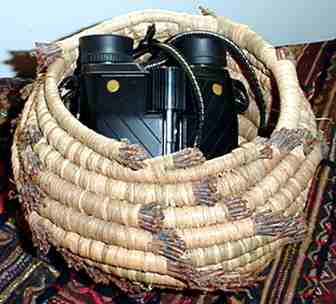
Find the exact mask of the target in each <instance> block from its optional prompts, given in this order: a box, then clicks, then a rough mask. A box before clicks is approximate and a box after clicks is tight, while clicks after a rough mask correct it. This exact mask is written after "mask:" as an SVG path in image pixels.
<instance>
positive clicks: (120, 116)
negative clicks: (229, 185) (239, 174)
mask: <svg viewBox="0 0 336 304" xmlns="http://www.w3.org/2000/svg"><path fill="white" fill-rule="evenodd" d="M162 45H163V46H164V47H162ZM160 46H161V47H160ZM145 53H150V56H149V59H144V58H145V57H144V56H141V57H140V55H143V54H145ZM226 56H227V51H226V45H225V43H223V41H221V40H220V39H216V38H214V37H212V36H211V35H208V34H207V33H204V32H202V33H201V32H199V33H198V32H194V33H188V32H187V33H185V34H179V35H178V36H176V37H173V38H170V39H169V40H168V41H166V42H164V43H160V42H155V43H151V42H149V43H146V44H141V43H140V44H139V46H138V47H137V48H136V49H135V48H134V41H133V39H131V38H129V37H125V36H119V35H91V36H84V37H82V38H80V44H79V61H78V62H79V69H78V70H79V74H80V75H79V76H80V82H79V89H80V94H79V95H80V102H79V113H80V116H79V119H80V121H81V122H83V123H84V124H85V125H87V126H88V127H89V128H91V129H93V130H95V131H96V132H98V133H100V134H103V135H105V136H107V137H112V138H116V139H123V138H126V139H127V140H128V141H129V142H131V143H137V144H140V145H142V146H143V147H144V148H145V150H146V151H147V152H148V154H149V155H151V156H158V155H163V154H168V153H172V152H175V151H178V150H181V149H183V148H185V147H192V146H195V145H197V146H198V147H199V148H200V150H201V151H202V152H203V154H204V155H205V156H206V158H207V159H210V158H214V157H217V156H220V155H223V154H225V153H229V152H230V151H231V150H232V149H234V148H235V147H237V146H238V113H241V112H243V111H245V110H246V109H247V107H248V97H247V93H246V91H245V90H244V87H243V86H242V85H238V86H235V85H234V80H233V79H231V77H230V75H229V72H228V70H227V69H226ZM147 58H148V56H147ZM237 87H239V88H240V90H243V91H244V92H243V94H241V93H240V94H238V95H239V96H240V97H241V96H243V97H244V98H235V94H234V90H235V88H237ZM236 95H237V94H236ZM200 102H201V103H200ZM196 141H197V143H195V142H196Z"/></svg>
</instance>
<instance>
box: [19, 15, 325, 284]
mask: <svg viewBox="0 0 336 304" xmlns="http://www.w3.org/2000/svg"><path fill="white" fill-rule="evenodd" d="M151 23H155V24H156V27H157V32H158V38H159V39H165V38H167V37H169V36H171V35H174V34H176V33H178V32H182V31H186V30H207V31H213V32H217V33H220V34H223V35H224V36H226V37H228V38H230V39H231V40H233V41H234V42H236V43H237V44H238V45H239V46H240V47H241V48H242V49H243V50H244V52H245V53H246V55H247V56H248V58H249V60H250V62H251V64H252V65H253V67H254V69H255V72H256V74H257V76H258V80H259V82H260V83H261V86H262V90H263V94H264V97H265V99H266V100H267V106H266V108H267V112H268V116H269V113H270V109H271V107H272V96H273V91H274V87H273V88H272V85H271V83H272V80H275V83H276V86H277V90H278V93H279V96H280V113H279V117H278V120H277V124H276V126H275V129H274V131H273V133H272V135H271V136H270V138H261V137H258V136H257V130H258V124H259V113H258V110H257V106H256V103H255V101H254V99H253V94H252V93H251V92H250V95H251V104H250V107H249V109H248V110H247V112H246V113H245V114H244V116H240V117H239V124H240V126H239V128H240V131H239V134H240V146H239V148H237V149H235V150H234V151H232V152H231V153H230V154H227V155H224V156H222V157H218V158H216V159H212V160H205V159H204V157H203V155H202V153H201V152H200V151H199V150H197V149H195V148H188V149H185V150H182V151H180V152H177V153H174V154H172V155H167V156H160V157H155V158H151V159H146V158H145V156H144V154H143V152H142V149H141V148H140V147H138V146H137V145H132V144H130V143H128V142H126V141H117V140H114V139H109V138H105V137H103V136H101V135H99V134H96V133H95V132H93V131H92V130H90V129H88V128H87V127H85V126H84V125H82V124H81V123H80V122H79V121H78V120H77V119H76V118H75V117H73V116H72V115H71V113H70V112H69V111H68V110H67V109H66V107H65V105H64V103H63V101H62V100H61V97H60V93H59V88H58V86H59V84H60V82H61V81H62V80H63V79H64V78H65V77H66V76H68V75H71V74H72V72H73V70H74V68H75V62H76V58H77V56H78V49H77V47H78V38H79V37H80V36H83V35H87V34H93V33H100V34H102V33H118V34H122V35H127V36H130V37H132V38H134V39H135V40H137V41H139V39H141V38H142V37H143V36H144V34H145V32H146V27H147V26H148V25H149V24H151ZM37 53H38V54H37V55H38V59H39V60H40V68H41V71H40V73H39V75H38V77H37V79H36V81H35V82H34V85H33V88H32V91H31V93H30V96H29V98H28V101H27V103H26V105H25V108H24V111H23V114H22V119H21V122H20V125H19V127H18V128H17V131H16V134H15V141H14V145H13V169H14V175H15V179H16V183H17V186H18V189H19V192H20V195H21V202H22V204H23V206H24V208H25V210H26V215H27V219H28V222H29V224H30V226H31V229H32V232H33V237H34V241H35V242H36V244H37V245H38V246H39V247H40V248H41V250H43V251H45V252H46V251H48V248H49V246H50V245H52V246H55V247H56V248H57V249H58V250H59V251H60V252H61V253H62V254H63V256H64V257H65V259H66V260H67V261H68V263H69V264H71V265H72V266H74V267H78V268H84V269H86V271H87V272H88V273H89V274H90V275H91V276H92V277H93V278H94V279H95V280H96V281H102V282H105V283H107V282H109V281H115V282H117V283H118V282H119V284H121V283H120V282H129V281H131V282H137V283H138V284H142V286H143V287H144V288H146V287H148V286H161V287H171V288H194V289H204V290H214V289H231V288H237V287H242V286H246V285H250V284H253V283H255V282H256V281H257V280H258V274H259V273H260V272H261V271H262V270H263V269H264V268H265V267H266V266H267V265H268V264H269V262H270V261H271V260H272V259H273V258H274V256H275V253H276V252H277V250H279V248H281V247H282V246H284V245H286V244H289V243H293V242H298V241H300V240H302V238H303V237H304V234H305V230H306V226H305V222H304V217H303V209H304V207H305V200H306V197H307V193H308V188H309V184H310V181H311V179H312V177H313V175H314V172H315V169H316V167H317V165H318V163H319V162H320V160H321V142H320V140H319V138H318V132H317V129H316V124H315V117H314V115H313V113H312V111H311V108H310V106H309V104H308V102H307V100H306V99H305V97H304V96H303V94H302V92H301V89H300V87H299V84H298V80H297V76H296V70H295V66H294V65H293V63H292V62H291V61H290V60H287V59H284V58H282V56H281V54H278V53H277V52H276V50H275V49H274V48H273V47H272V46H271V45H269V44H267V43H266V42H265V41H264V40H263V39H262V38H261V37H260V36H259V35H257V34H256V33H254V32H253V31H251V30H250V29H249V28H248V27H247V26H245V25H241V24H237V23H234V22H232V21H230V20H228V19H226V18H223V17H214V16H211V15H207V16H194V15H188V14H181V13H174V12H166V11H144V12H137V13H132V14H129V15H126V16H122V17H119V18H115V19H113V20H112V21H106V22H103V23H100V24H98V25H96V26H94V27H92V28H89V29H86V30H84V31H82V32H79V33H78V34H75V35H73V36H70V37H68V38H66V39H64V40H61V41H58V42H56V43H55V44H48V45H40V46H39V48H38V49H37ZM228 62H229V69H230V73H231V76H232V77H234V78H237V79H240V80H242V81H243V82H244V83H245V84H246V86H247V85H248V83H247V81H246V80H245V79H244V77H243V74H242V72H241V71H240V69H239V66H238V65H237V64H236V63H235V62H234V61H233V60H232V59H229V60H228ZM118 278H119V279H118Z"/></svg>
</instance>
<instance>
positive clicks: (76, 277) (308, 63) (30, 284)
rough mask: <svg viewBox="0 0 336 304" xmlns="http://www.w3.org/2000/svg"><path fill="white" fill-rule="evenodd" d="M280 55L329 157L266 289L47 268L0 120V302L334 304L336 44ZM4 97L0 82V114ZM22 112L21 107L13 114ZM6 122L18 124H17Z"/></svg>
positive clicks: (59, 263) (60, 263)
mask: <svg viewBox="0 0 336 304" xmlns="http://www.w3.org/2000/svg"><path fill="white" fill-rule="evenodd" d="M279 51H280V52H284V53H288V52H289V51H290V52H292V53H293V56H294V58H293V59H294V60H295V61H296V62H297V70H298V76H299V79H300V82H301V85H302V88H303V89H304V92H305V94H306V95H307V97H308V99H309V100H310V103H311V104H312V107H313V109H314V112H315V113H316V115H317V118H318V123H319V128H320V129H321V130H322V131H323V133H324V135H325V137H326V138H327V140H328V144H329V153H328V157H327V158H326V159H325V160H323V161H322V163H321V165H320V166H319V168H318V170H317V172H316V175H315V178H314V181H313V183H312V186H311V189H310V194H309V198H308V202H307V207H306V210H305V212H306V218H307V222H308V223H309V229H308V233H307V236H306V238H305V240H304V241H303V242H302V243H299V244H296V245H288V246H287V247H285V248H283V250H282V251H280V252H279V253H278V255H277V256H276V258H275V260H274V261H273V263H272V265H271V266H270V267H269V269H268V271H267V272H266V273H265V276H266V279H265V281H264V284H260V285H258V286H253V287H251V288H249V289H246V290H243V291H239V292H235V293H218V294H203V293H197V292H183V293H181V292H174V291H161V290H157V289H153V290H151V291H150V292H145V293H137V291H136V290H130V291H129V292H128V293H127V294H125V293H122V292H121V291H120V290H119V289H118V288H117V287H114V286H103V285H100V284H94V283H93V282H92V281H90V280H89V279H88V278H87V277H86V275H85V274H82V273H77V272H74V271H72V270H69V269H68V268H67V267H66V266H65V265H64V264H63V261H62V260H58V257H57V256H55V257H51V258H50V259H51V260H52V261H53V262H52V263H51V262H50V261H51V260H46V259H42V258H38V256H39V254H38V253H36V252H35V251H34V249H33V248H31V244H30V242H29V239H30V235H29V229H28V228H27V227H26V226H25V223H24V222H23V221H22V220H21V219H22V216H21V213H20V211H19V207H18V202H17V198H16V194H15V191H14V188H13V185H12V184H11V181H10V178H8V176H10V165H9V157H10V149H9V147H10V143H11V134H12V133H11V131H10V130H11V129H12V128H11V127H8V124H7V127H4V125H1V121H0V150H1V151H0V304H3V303H25V304H28V303H51V304H67V303H69V304H84V303H85V304H86V303H93V304H103V303H143V304H145V303H148V304H154V303H166V304H203V303H209V304H210V303H211V304H215V303H216V304H217V303H218V304H219V303H232V304H235V303H237V304H238V303H261V304H268V303H271V304H283V303H304V304H307V303H336V193H335V192H336V163H335V157H336V124H335V121H336V40H333V41H328V42H320V43H313V44H304V45H296V46H290V47H282V48H279ZM0 81H1V80H0ZM1 96H2V95H1V82H0V110H1V98H2V97H1ZM21 108H22V105H21ZM19 109H20V105H18V106H17V113H19ZM10 124H11V125H13V124H15V119H13V120H12V121H11V123H10ZM55 261H56V262H55ZM51 265H53V266H51Z"/></svg>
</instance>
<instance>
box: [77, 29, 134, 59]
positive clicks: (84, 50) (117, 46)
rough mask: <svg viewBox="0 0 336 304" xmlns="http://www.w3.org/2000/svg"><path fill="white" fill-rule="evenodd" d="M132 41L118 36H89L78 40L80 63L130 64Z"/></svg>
mask: <svg viewBox="0 0 336 304" xmlns="http://www.w3.org/2000/svg"><path fill="white" fill-rule="evenodd" d="M133 44H134V41H133V39H132V38H129V37H126V36H119V35H89V36H84V37H81V38H80V39H79V52H80V63H81V64H88V63H95V64H98V63H126V62H132V61H133V59H132V52H133Z"/></svg>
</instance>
